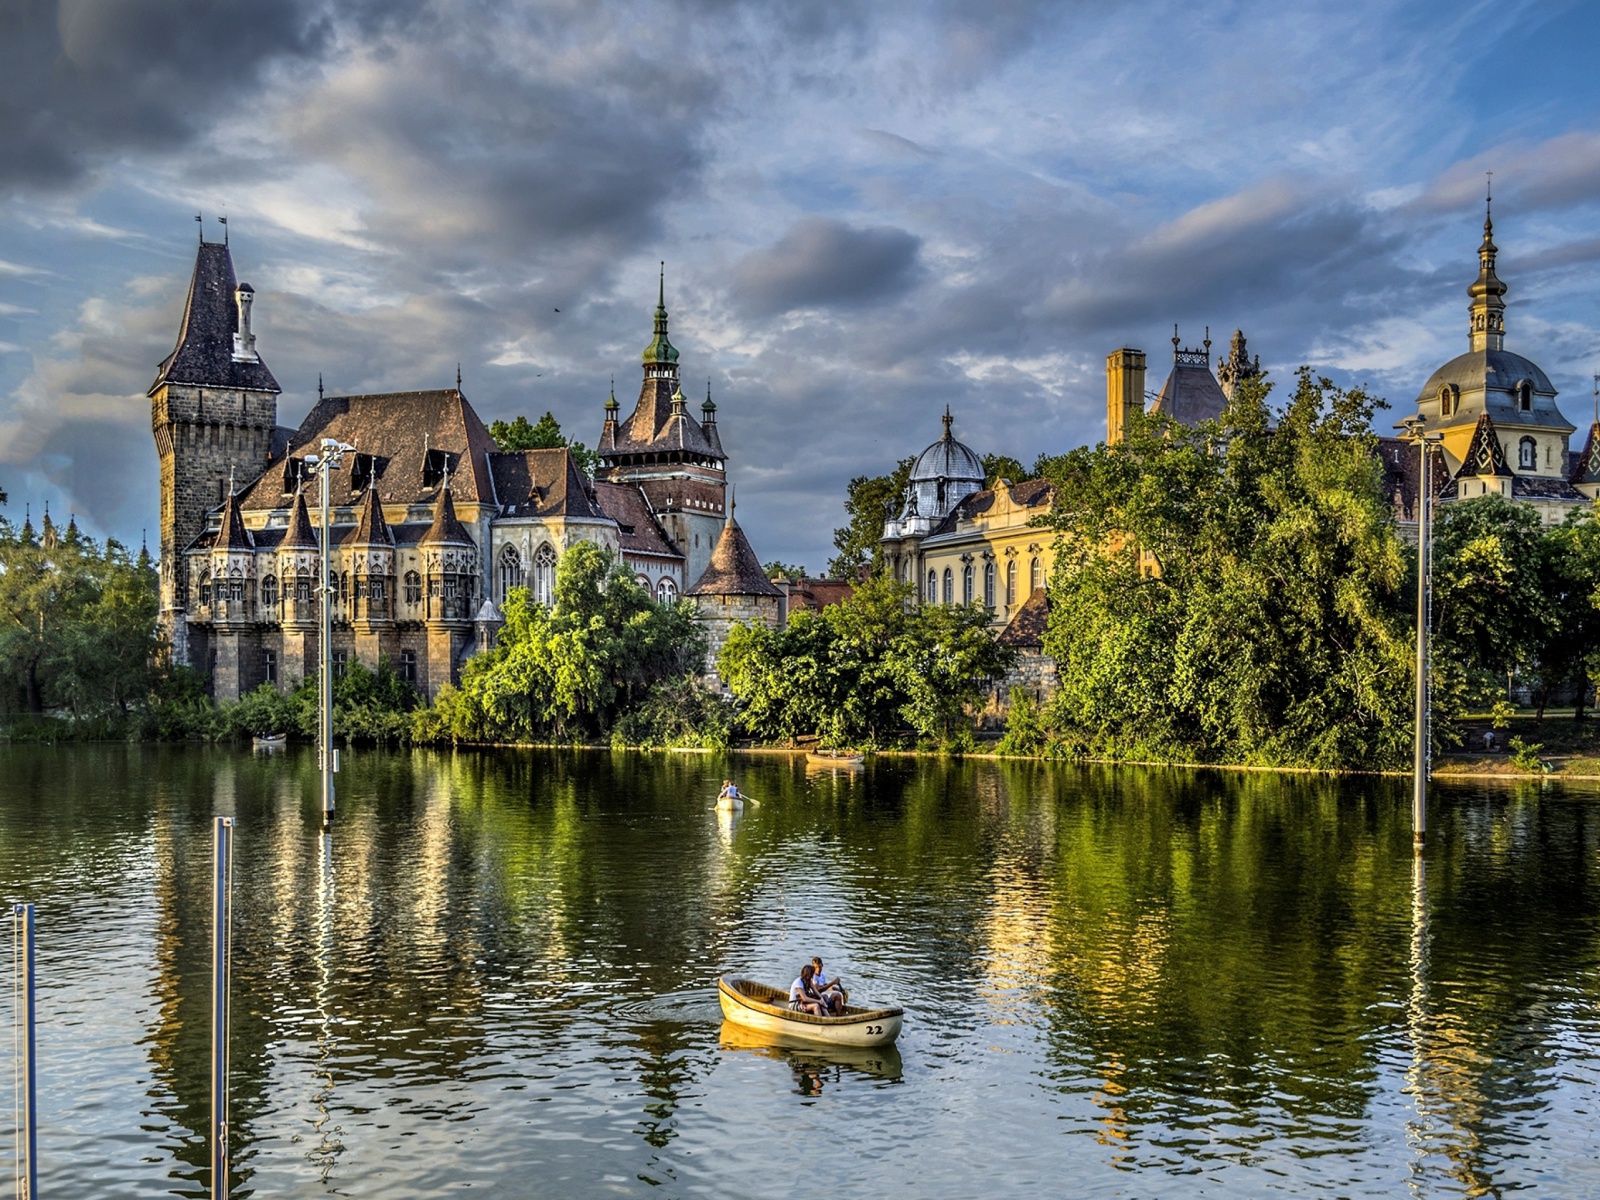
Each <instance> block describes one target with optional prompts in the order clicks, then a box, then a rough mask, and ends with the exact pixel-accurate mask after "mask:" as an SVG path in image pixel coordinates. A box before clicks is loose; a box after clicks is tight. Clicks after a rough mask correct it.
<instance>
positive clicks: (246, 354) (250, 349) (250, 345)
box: [233, 283, 261, 362]
mask: <svg viewBox="0 0 1600 1200" xmlns="http://www.w3.org/2000/svg"><path fill="white" fill-rule="evenodd" d="M233 298H234V300H235V301H237V302H238V305H239V332H238V333H236V334H234V335H233V361H234V362H259V361H260V358H261V356H260V355H258V354H257V353H256V335H255V334H253V333H251V332H250V303H251V301H253V300H254V299H255V298H256V290H255V288H253V287H251V286H250V285H249V284H248V283H241V284H240V285H239V286H238V287H237V288H235V289H234V291H233Z"/></svg>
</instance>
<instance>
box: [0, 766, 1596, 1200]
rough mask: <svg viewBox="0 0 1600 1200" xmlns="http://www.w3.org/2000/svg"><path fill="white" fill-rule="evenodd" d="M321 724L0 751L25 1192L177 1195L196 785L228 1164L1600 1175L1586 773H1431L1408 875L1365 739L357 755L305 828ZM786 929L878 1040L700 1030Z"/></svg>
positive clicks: (1589, 1188) (875, 1185)
mask: <svg viewBox="0 0 1600 1200" xmlns="http://www.w3.org/2000/svg"><path fill="white" fill-rule="evenodd" d="M313 765H314V764H313V762H312V760H311V759H310V757H309V756H307V755H305V754H290V755H287V756H285V755H279V756H275V757H270V758H265V757H263V758H253V757H251V756H250V755H248V754H239V753H232V752H227V751H199V750H158V749H141V748H123V747H114V748H89V749H83V748H72V749H54V748H30V747H14V748H0V896H3V897H5V898H22V899H30V900H33V901H34V902H35V903H37V905H38V908H39V917H38V925H39V976H40V984H39V988H40V990H39V1021H40V1029H39V1039H40V1048H39V1070H40V1097H41V1105H42V1113H41V1122H40V1128H41V1135H40V1142H39V1152H40V1159H41V1165H42V1179H41V1195H42V1196H45V1197H57V1196H91V1195H92V1196H107V1197H140V1196H166V1195H189V1196H198V1195H201V1194H203V1193H204V1191H205V1188H206V1185H207V1174H208V1172H207V1169H206V1165H205V1164H206V1162H207V1156H206V1147H205V1141H204V1132H205V1128H206V1117H207V1104H208V1099H207V1095H208V1094H207V1069H208V1055H209V1036H210V1034H209V1024H208V1021H209V1017H208V998H209V954H210V928H209V925H210V910H209V881H210V861H209V854H210V823H211V818H212V816H213V815H214V814H231V815H235V816H237V817H238V821H239V825H238V833H237V840H236V858H235V863H236V866H235V870H236V878H237V883H236V910H235V927H236V938H237V941H236V951H235V991H234V996H235V1001H234V1003H235V1012H236V1021H237V1024H236V1029H235V1038H234V1118H235V1127H236V1130H237V1151H236V1162H237V1170H238V1176H237V1179H238V1182H237V1193H236V1194H239V1195H247V1194H254V1195H257V1196H262V1197H281V1196H322V1195H332V1194H339V1195H344V1196H362V1197H424V1196H434V1195H438V1194H440V1193H442V1192H445V1191H447V1190H449V1189H453V1188H471V1189H473V1190H474V1192H476V1193H482V1194H486V1195H490V1196H505V1197H513V1196H515V1197H522V1196H550V1197H554V1196H563V1197H589V1196H690V1195H701V1196H727V1195H743V1196H761V1197H765V1196H781V1195H784V1194H785V1193H787V1192H789V1191H791V1190H792V1189H793V1187H795V1186H796V1185H797V1181H799V1180H800V1179H801V1177H802V1175H805V1174H806V1173H809V1176H810V1180H811V1182H810V1183H809V1184H807V1185H805V1186H807V1187H808V1189H809V1188H811V1187H816V1186H822V1187H827V1188H835V1187H837V1188H843V1189H844V1191H843V1194H844V1195H847V1196H850V1197H868V1196H919V1197H920V1196H938V1197H945V1196H950V1197H956V1196H962V1197H964V1196H968V1195H971V1194H973V1193H974V1191H976V1192H978V1193H979V1194H982V1195H985V1196H1006V1197H1011V1196H1018V1197H1021V1196H1027V1197H1037V1196H1039V1195H1069V1194H1070V1195H1074V1196H1128V1197H1188V1196H1267V1195H1309V1194H1312V1193H1315V1194H1317V1195H1319V1196H1328V1197H1337V1196H1374V1197H1376V1196H1383V1197H1391V1196H1396V1195H1402V1194H1406V1193H1408V1192H1409V1193H1410V1194H1415V1195H1422V1196H1456V1195H1472V1196H1477V1195H1496V1196H1498V1195H1503V1194H1509V1193H1512V1192H1516V1191H1520V1190H1530V1191H1532V1192H1533V1193H1535V1194H1540V1195H1549V1196H1559V1197H1581V1196H1600V1111H1597V1110H1600V1010H1597V1000H1600V798H1597V797H1596V795H1595V794H1594V793H1592V792H1579V791H1576V790H1571V789H1569V790H1563V789H1561V788H1556V787H1546V788H1544V789H1543V790H1540V789H1538V788H1537V787H1535V786H1533V785H1530V786H1528V787H1527V788H1525V789H1522V790H1507V789H1500V788H1496V789H1494V790H1489V791H1482V790H1475V789H1471V788H1453V789H1452V788H1443V787H1440V788H1438V789H1437V790H1436V804H1435V807H1434V816H1433V821H1434V827H1435V828H1434V840H1433V841H1432V843H1431V845H1430V846H1429V849H1428V853H1427V856H1426V860H1425V865H1424V868H1423V869H1422V870H1420V871H1419V870H1416V869H1414V866H1413V861H1412V856H1411V847H1410V831H1409V825H1408V816H1407V799H1408V797H1407V795H1406V792H1405V788H1404V786H1403V785H1396V784H1392V783H1389V782H1377V781H1363V782H1357V783H1334V782H1330V781H1326V780H1312V779H1301V778H1288V779H1278V778H1272V777H1267V776H1253V775H1216V774H1208V773H1189V772H1178V771H1172V772H1158V771H1135V770H1125V771H1109V770H1100V769H1075V768H1063V767H1054V768H1044V767H1037V766H1032V765H1019V764H1002V765H995V764H943V763H934V762H913V761H902V760H893V761H884V762H880V763H877V764H875V765H874V766H873V767H871V768H870V769H869V770H867V771H866V772H865V773H862V774H857V775H855V776H853V777H852V776H851V775H849V774H839V775H834V774H820V775H818V774H812V775H808V774H807V773H806V771H805V769H804V767H803V765H801V764H799V763H797V762H793V761H790V760H788V759H784V758H777V757H750V758H744V759H740V760H738V761H737V763H736V764H735V770H736V772H737V774H738V776H739V778H740V779H741V781H742V782H743V784H744V787H745V790H746V791H747V792H749V793H751V794H752V795H754V796H756V797H757V798H759V799H760V800H761V801H762V804H761V805H760V806H759V807H757V808H753V809H750V810H747V812H746V814H745V816H744V817H743V818H742V819H741V820H740V821H739V822H738V823H737V825H736V826H734V827H731V828H730V827H729V826H727V825H724V824H721V823H719V819H718V817H717V816H716V814H714V813H713V812H712V811H710V805H711V803H712V800H713V797H714V795H715V792H716V787H717V785H718V783H720V781H721V778H722V775H723V773H724V771H725V768H726V762H725V760H722V759H716V758H712V757H709V756H665V755H658V756H648V755H621V754H619V755H609V754H563V753H513V752H506V753H500V754H494V755H478V754H458V755H445V754H432V753H417V754H410V755H405V754H395V755H381V754H370V755H357V754H352V755H349V756H348V758H347V762H346V770H345V773H344V774H343V776H341V779H342V785H343V792H342V796H341V806H342V807H341V813H340V823H339V825H338V827H337V829H336V830H335V832H334V834H333V836H332V839H331V845H325V844H324V842H323V841H322V838H321V836H320V834H319V831H318V829H317V825H316V820H315V814H314V810H313V801H312V796H313V794H314V789H313V786H312V785H313V776H312V768H313ZM813 951H818V952H820V953H822V954H823V956H824V957H825V958H827V960H828V962H829V965H830V967H832V968H833V969H835V970H836V971H837V972H838V973H840V974H842V975H843V977H844V978H845V980H846V981H847V982H848V983H849V984H850V985H851V987H852V990H853V992H854V994H855V996H856V997H857V998H864V999H870V1000H872V1001H881V1002H893V1003H899V1004H903V1005H905V1006H906V1008H907V1010H908V1016H907V1021H906V1027H905V1032H904V1033H903V1035H902V1037H901V1041H900V1044H899V1047H898V1048H897V1050H894V1051H890V1052H879V1053H859V1052H858V1053H856V1054H854V1055H851V1054H848V1053H845V1054H841V1055H838V1056H834V1057H830V1056H829V1055H828V1054H827V1053H825V1052H815V1051H804V1050H800V1051H796V1050H786V1049H781V1048H774V1047H767V1046H762V1045H759V1044H752V1043H749V1042H748V1041H746V1040H744V1039H741V1038H740V1037H739V1036H738V1035H737V1034H736V1033H734V1032H733V1031H731V1030H728V1029H724V1028H723V1027H722V1024H721V1021H720V1017H719V1014H718V1010H717V1002H716V997H715V991H714V987H713V981H714V979H715V977H716V976H717V975H718V974H719V973H721V972H725V971H737V972H746V973H749V974H752V975H755V976H756V977H758V978H764V979H768V980H771V981H773V982H776V983H787V982H788V980H789V979H790V978H791V977H792V976H793V975H794V974H795V972H796V969H797V967H798V965H799V963H800V962H801V961H802V959H803V958H805V957H807V956H809V955H810V953H811V952H813ZM7 965H9V963H8V964H7ZM5 992H6V994H5V996H4V997H3V998H0V1018H3V1020H4V1022H5V1024H7V1025H9V1024H10V1021H11V1010H10V1008H9V1007H6V1006H9V1005H10V1003H11V999H10V994H9V992H10V989H9V988H7V989H5ZM5 1043H6V1049H5V1050H4V1051H0V1057H6V1058H7V1059H8V1060H9V1056H10V1045H9V1038H6V1039H5ZM5 1073H6V1074H8V1075H9V1074H10V1072H9V1070H7V1071H6V1072H5ZM8 1082H9V1081H6V1082H4V1083H0V1091H8V1090H9V1088H8V1087H7V1083H8ZM5 1107H6V1108H7V1109H8V1108H9V1097H7V1098H6V1102H5ZM8 1120H9V1118H8V1117H7V1118H0V1121H8ZM5 1140H9V1139H5Z"/></svg>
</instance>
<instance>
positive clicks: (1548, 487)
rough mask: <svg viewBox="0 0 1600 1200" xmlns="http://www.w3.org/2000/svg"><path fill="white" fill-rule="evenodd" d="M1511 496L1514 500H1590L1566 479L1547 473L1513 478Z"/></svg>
mask: <svg viewBox="0 0 1600 1200" xmlns="http://www.w3.org/2000/svg"><path fill="white" fill-rule="evenodd" d="M1511 497H1512V499H1514V500H1581V501H1583V502H1585V503H1587V502H1588V500H1589V497H1587V496H1585V495H1584V494H1583V493H1582V492H1580V491H1579V490H1578V489H1577V488H1575V487H1573V486H1572V485H1571V484H1570V483H1568V482H1567V481H1566V480H1565V479H1559V478H1558V479H1552V478H1550V477H1549V476H1546V475H1518V476H1515V477H1514V478H1513V479H1512V480H1511Z"/></svg>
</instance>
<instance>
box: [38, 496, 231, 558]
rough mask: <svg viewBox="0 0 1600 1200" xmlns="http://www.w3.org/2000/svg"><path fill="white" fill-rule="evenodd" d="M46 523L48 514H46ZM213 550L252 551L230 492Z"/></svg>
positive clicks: (212, 546)
mask: <svg viewBox="0 0 1600 1200" xmlns="http://www.w3.org/2000/svg"><path fill="white" fill-rule="evenodd" d="M44 519H45V520H46V521H48V520H49V519H50V514H49V513H46V514H45V518H44ZM211 548H212V549H213V550H254V549H255V548H256V544H255V541H254V540H253V539H252V538H251V536H250V531H249V530H248V529H246V528H245V527H244V519H243V518H242V517H240V516H239V497H238V495H237V494H235V493H232V492H230V493H229V494H228V499H227V503H225V504H224V505H223V506H222V523H221V524H220V525H219V526H218V527H217V536H216V537H215V538H213V539H212V541H211Z"/></svg>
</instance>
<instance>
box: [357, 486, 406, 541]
mask: <svg viewBox="0 0 1600 1200" xmlns="http://www.w3.org/2000/svg"><path fill="white" fill-rule="evenodd" d="M345 541H346V542H347V543H348V544H350V545H352V546H392V545H394V533H393V532H392V531H391V530H390V528H389V522H388V521H386V520H384V519H383V505H381V504H379V503H378V489H377V488H368V489H367V497H366V499H365V500H363V501H362V502H361V516H360V518H359V519H358V520H357V521H356V527H355V531H354V532H353V533H352V534H351V535H350V536H349V537H347V538H346V539H345Z"/></svg>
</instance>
